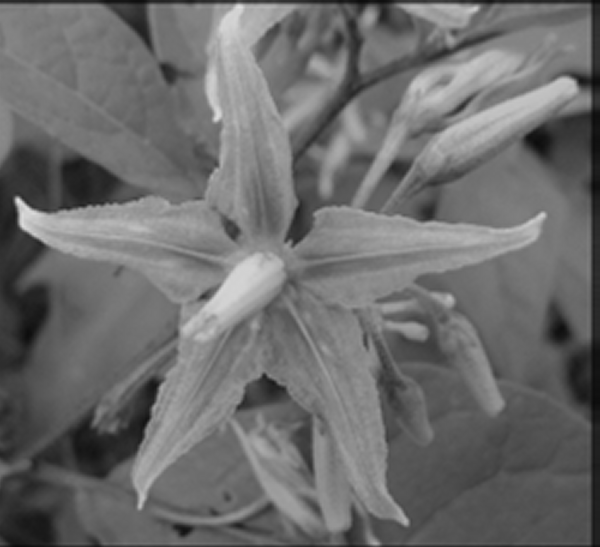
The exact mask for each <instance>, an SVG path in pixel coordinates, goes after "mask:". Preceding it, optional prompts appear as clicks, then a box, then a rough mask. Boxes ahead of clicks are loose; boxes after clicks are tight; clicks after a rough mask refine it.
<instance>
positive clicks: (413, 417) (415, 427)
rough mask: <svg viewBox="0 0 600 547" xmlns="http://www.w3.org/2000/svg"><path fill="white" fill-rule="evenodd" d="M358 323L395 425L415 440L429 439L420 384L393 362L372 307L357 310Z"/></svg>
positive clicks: (428, 425)
mask: <svg viewBox="0 0 600 547" xmlns="http://www.w3.org/2000/svg"><path fill="white" fill-rule="evenodd" d="M358 319H359V321H360V324H361V326H362V327H363V329H364V330H365V332H367V333H368V334H369V337H370V338H371V341H372V342H373V346H374V348H375V352H376V353H377V357H378V360H379V364H380V369H379V370H378V371H377V385H378V387H379V391H380V392H381V394H382V395H383V397H384V398H385V400H386V402H387V403H388V404H389V405H390V407H391V408H392V410H393V411H394V418H395V419H396V422H397V423H398V425H399V426H400V427H401V428H402V429H403V430H404V431H405V432H406V433H408V435H410V437H411V438H412V439H413V440H415V441H416V442H417V443H418V444H421V445H426V444H429V443H430V442H431V441H432V440H433V430H432V428H431V424H430V423H429V417H428V415H427V405H426V403H425V397H424V395H423V392H422V390H421V388H420V386H419V385H418V384H417V383H416V382H415V381H414V380H413V379H412V378H409V377H408V376H406V375H405V374H403V373H402V372H401V371H400V369H399V367H398V366H397V365H396V362H395V360H394V356H393V355H392V352H391V351H390V349H389V347H388V345H387V343H386V341H385V338H384V336H383V333H382V332H381V321H379V320H378V318H377V315H376V314H375V312H374V311H373V310H366V309H365V310H361V311H360V312H359V313H358Z"/></svg>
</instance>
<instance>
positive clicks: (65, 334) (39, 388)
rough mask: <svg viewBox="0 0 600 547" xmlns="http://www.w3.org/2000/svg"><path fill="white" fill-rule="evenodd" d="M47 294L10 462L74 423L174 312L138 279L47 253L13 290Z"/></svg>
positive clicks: (126, 369) (25, 379) (122, 373)
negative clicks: (40, 289) (39, 289)
mask: <svg viewBox="0 0 600 547" xmlns="http://www.w3.org/2000/svg"><path fill="white" fill-rule="evenodd" d="M36 284H44V285H48V287H49V294H50V315H49V317H48V319H47V321H46V323H45V324H44V326H43V328H42V330H41V331H40V333H39V335H38V337H37V339H36V340H35V343H34V345H33V347H32V351H31V354H30V355H29V358H28V361H27V363H26V364H27V366H25V367H23V373H22V384H23V392H24V397H25V403H26V413H25V421H24V423H23V426H22V430H21V435H20V439H19V444H18V446H17V447H16V452H15V454H14V456H15V457H22V458H28V457H30V456H31V455H33V454H35V453H37V452H38V451H39V450H41V449H43V448H45V446H47V444H48V443H49V442H51V441H52V440H54V439H55V438H56V437H58V436H60V435H61V434H62V433H64V432H65V431H66V430H67V429H68V428H69V427H72V426H73V425H74V423H76V422H77V421H78V420H80V419H81V418H82V417H83V416H84V415H85V414H86V413H88V412H89V411H90V410H91V409H92V408H93V406H94V405H95V404H96V403H97V402H98V400H99V399H100V397H101V396H102V395H103V394H104V393H105V392H106V391H107V390H108V389H109V388H111V387H112V386H113V385H115V384H116V383H118V382H119V381H120V380H121V379H122V378H124V377H125V376H127V375H128V373H129V372H130V371H131V368H130V367H131V366H132V364H133V363H134V361H133V358H134V356H135V355H136V354H137V353H138V352H139V351H140V350H142V349H143V348H144V346H145V345H146V344H148V343H149V342H150V341H151V340H152V339H153V338H154V337H155V336H156V335H157V334H159V333H160V331H161V330H162V329H163V328H164V326H165V324H167V323H168V322H169V320H172V319H174V318H175V306H173V305H171V304H170V303H169V301H168V300H167V299H166V298H165V297H164V296H163V295H162V294H161V293H160V292H159V291H157V290H156V289H155V288H154V287H152V285H150V284H149V283H148V282H147V281H146V280H145V279H144V278H143V277H141V276H139V275H137V274H134V273H131V272H128V271H122V272H121V273H120V274H118V275H117V273H116V270H115V267H114V266H109V265H105V264H94V263H91V262H86V261H83V260H79V259H74V258H71V257H68V256H66V255H63V254H61V253H58V252H55V251H50V252H48V253H46V254H45V255H44V256H43V257H42V258H41V260H40V261H38V262H37V263H36V264H35V265H34V266H33V268H32V269H31V270H29V271H28V272H27V273H26V276H25V277H24V278H23V280H22V285H21V288H22V289H23V288H26V287H32V286H34V285H36Z"/></svg>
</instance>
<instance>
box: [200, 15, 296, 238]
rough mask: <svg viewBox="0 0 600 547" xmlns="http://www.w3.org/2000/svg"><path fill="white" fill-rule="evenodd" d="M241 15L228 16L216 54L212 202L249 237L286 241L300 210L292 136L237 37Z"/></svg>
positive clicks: (256, 66) (250, 58) (209, 198)
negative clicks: (218, 114) (217, 148)
mask: <svg viewBox="0 0 600 547" xmlns="http://www.w3.org/2000/svg"><path fill="white" fill-rule="evenodd" d="M238 18H239V13H238V9H237V8H236V9H235V11H234V10H232V12H230V13H228V14H227V15H226V16H225V17H224V18H223V21H222V22H221V24H220V26H219V30H218V32H217V35H216V41H215V48H214V55H215V59H214V62H215V67H216V85H217V93H216V96H217V97H218V102H219V107H220V109H221V111H222V116H223V130H222V136H221V156H220V167H219V170H218V171H216V172H215V174H213V176H212V177H211V181H210V183H209V188H208V193H207V200H208V201H209V203H211V204H212V205H213V206H214V207H216V208H217V209H218V210H219V211H220V212H221V213H222V214H223V215H225V216H227V217H229V218H231V219H232V220H234V221H235V222H237V224H238V225H239V226H240V228H241V229H242V231H243V233H244V234H245V236H246V237H249V238H252V239H271V240H279V241H283V238H284V237H285V235H286V233H287V230H288V228H289V225H290V223H291V221H292V216H293V214H294V210H295V209H296V204H297V200H296V196H295V194H294V190H293V181H292V172H291V153H290V147H289V140H288V135H287V132H286V130H285V128H284V126H283V122H282V120H281V118H280V116H279V113H278V112H277V107H276V106H275V104H274V102H273V99H272V97H271V95H270V93H269V88H268V86H267V83H266V81H265V79H264V77H263V75H262V73H261V71H260V68H259V67H258V65H257V64H256V60H255V59H254V57H253V55H252V53H251V52H250V51H249V49H248V48H247V46H246V45H245V44H244V43H243V41H242V39H241V37H240V36H239V34H238V30H239V21H238Z"/></svg>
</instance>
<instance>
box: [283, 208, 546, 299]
mask: <svg viewBox="0 0 600 547" xmlns="http://www.w3.org/2000/svg"><path fill="white" fill-rule="evenodd" d="M544 218H545V215H544V214H543V213H540V214H539V215H538V216H536V217H535V218H532V219H531V220H529V221H528V222H526V223H524V224H522V225H520V226H516V227H514V228H506V229H494V228H488V227H485V226H475V225H470V224H448V223H444V222H418V221H416V220H413V219H411V218H405V217H401V216H399V215H396V216H393V217H388V216H383V215H378V214H375V213H367V212H364V211H358V210H355V209H350V208H348V207H325V208H323V209H320V210H319V211H317V213H316V214H315V224H314V227H313V229H312V231H311V232H310V233H309V234H308V236H306V238H305V239H304V240H303V241H301V242H300V243H299V244H298V245H297V247H296V248H295V250H296V254H297V256H298V258H299V265H297V268H298V271H299V272H301V273H300V275H301V279H302V283H303V284H305V285H306V286H307V287H308V288H309V289H310V290H312V291H315V292H316V293H317V294H319V295H320V296H321V297H322V298H323V299H325V300H329V301H331V302H336V303H338V304H341V305H343V306H347V307H354V308H360V307H366V306H368V305H369V304H370V303H372V302H373V301H374V300H376V299H377V298H381V297H383V296H386V295H388V294H390V293H392V292H396V291H400V290H402V289H403V288H404V287H406V286H407V285H408V284H409V283H411V282H412V281H413V280H414V279H415V278H416V277H418V276H419V275H422V274H425V273H438V272H444V271H447V270H453V269H457V268H461V267H463V266H468V265H470V264H476V263H478V262H482V261H484V260H488V259H490V258H494V257H495V256H498V255H500V254H504V253H506V252H508V251H512V250H516V249H519V248H521V247H524V246H525V245H528V244H530V243H532V242H533V241H535V240H536V239H537V237H538V236H539V234H540V230H541V225H542V222H543V220H544Z"/></svg>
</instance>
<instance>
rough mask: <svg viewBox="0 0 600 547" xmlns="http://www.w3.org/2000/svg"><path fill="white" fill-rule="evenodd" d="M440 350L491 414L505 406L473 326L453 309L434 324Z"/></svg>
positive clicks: (481, 404) (480, 404) (486, 411)
mask: <svg viewBox="0 0 600 547" xmlns="http://www.w3.org/2000/svg"><path fill="white" fill-rule="evenodd" d="M437 335H438V343H439V345H440V348H441V350H442V351H443V352H444V354H445V355H446V356H447V357H448V359H449V360H450V363H451V364H452V365H453V366H454V367H455V368H456V369H457V370H458V372H459V373H460V374H461V376H462V377H463V379H464V381H465V382H466V384H467V386H468V387H469V389H470V391H471V393H472V394H473V397H474V398H475V400H476V401H477V403H478V404H479V406H480V407H481V408H482V410H483V411H484V412H485V413H486V414H488V415H490V416H496V415H497V414H499V413H500V412H501V411H502V409H503V408H504V406H505V402H504V398H503V397H502V395H501V393H500V391H499V390H498V386H497V384H496V380H495V379H494V375H493V373H492V367H491V365H490V362H489V360H488V358H487V355H486V353H485V350H484V349H483V345H482V343H481V340H480V339H479V336H478V334H477V331H476V330H475V327H474V326H473V325H472V324H471V322H470V321H469V320H468V319H467V318H466V317H465V316H463V315H461V314H459V313H457V312H455V311H452V312H450V313H448V314H447V315H446V317H445V320H443V321H440V322H438V325H437Z"/></svg>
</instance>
